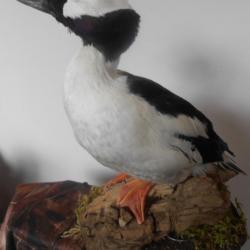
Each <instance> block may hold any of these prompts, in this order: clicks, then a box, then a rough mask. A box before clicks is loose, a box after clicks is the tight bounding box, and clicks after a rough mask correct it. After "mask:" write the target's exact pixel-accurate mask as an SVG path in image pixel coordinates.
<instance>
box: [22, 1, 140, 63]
mask: <svg viewBox="0 0 250 250" xmlns="http://www.w3.org/2000/svg"><path fill="white" fill-rule="evenodd" d="M18 1H19V2H21V3H23V4H25V5H28V6H30V7H33V8H35V9H37V10H40V11H42V12H45V13H47V14H50V15H51V16H53V17H54V18H55V19H56V20H57V21H58V22H60V23H62V24H63V25H64V26H66V27H68V28H69V29H70V30H71V31H72V32H74V33H75V34H76V35H77V36H79V37H80V38H81V39H82V41H83V43H84V45H93V46H94V47H96V48H97V49H98V50H99V51H101V52H102V53H103V54H104V56H105V58H106V59H107V60H109V61H113V60H116V59H117V58H119V56H120V55H121V54H122V53H123V52H125V51H126V50H127V49H128V48H129V47H130V45H131V44H132V43H133V42H134V40H135V38H136V36H137V32H138V28H139V23H140V16H139V15H138V14H137V13H136V12H135V11H134V10H133V9H132V8H131V6H130V5H129V3H128V0H18Z"/></svg>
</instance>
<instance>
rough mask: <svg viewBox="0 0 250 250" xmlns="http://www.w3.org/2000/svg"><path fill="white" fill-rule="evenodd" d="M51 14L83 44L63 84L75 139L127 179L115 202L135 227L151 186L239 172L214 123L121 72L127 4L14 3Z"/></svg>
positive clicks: (99, 0)
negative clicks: (219, 170) (131, 217)
mask: <svg viewBox="0 0 250 250" xmlns="http://www.w3.org/2000/svg"><path fill="white" fill-rule="evenodd" d="M19 1H20V2H22V3H24V4H26V5H29V6H31V7H33V8H36V9H38V10H40V11H43V12H46V13H48V14H50V15H52V16H53V17H54V18H55V19H56V20H57V21H58V22H60V23H61V24H63V25H64V26H66V27H67V28H68V29H70V30H71V31H72V32H73V33H74V34H75V35H77V36H79V37H80V38H81V40H82V46H81V48H80V50H79V52H78V53H77V54H76V55H75V56H74V58H73V59H72V61H71V62H70V64H69V66H68V69H67V72H66V78H65V83H64V105H65V110H66V112H67V115H68V117H69V120H70V123H71V125H72V128H73V131H74V134H75V137H76V139H77V141H78V142H79V144H80V145H81V146H82V147H83V148H85V149H86V150H87V151H88V152H89V153H90V154H91V155H92V156H93V157H94V158H95V159H96V160H97V161H98V162H100V163H101V164H102V165H104V166H106V167H109V168H111V169H114V170H117V171H119V172H121V174H120V175H118V176H117V177H116V178H114V179H112V180H111V181H110V182H108V183H107V184H106V188H110V187H111V186H112V185H114V184H116V183H119V182H123V181H126V180H127V179H128V177H129V176H132V177H133V178H132V180H131V178H130V181H128V182H127V183H126V184H125V185H124V186H123V188H122V190H121V192H120V194H119V196H118V197H117V204H118V206H120V207H128V208H129V209H130V210H131V211H132V213H133V214H134V216H135V217H136V219H137V222H138V223H139V224H141V223H143V221H144V219H145V218H144V217H145V216H144V208H145V200H146V197H147V194H148V192H149V191H150V189H151V188H152V186H153V185H154V183H168V184H171V185H176V184H178V183H180V182H182V181H184V180H185V179H186V178H188V177H189V176H191V175H205V174H206V171H207V170H208V169H209V168H210V167H219V168H222V169H229V170H231V171H234V172H235V173H244V172H243V171H242V170H241V169H240V168H239V167H237V165H236V163H235V161H234V154H233V152H232V151H231V150H230V149H229V147H228V145H227V144H226V143H225V142H224V140H222V139H221V138H220V137H219V135H218V134H217V133H216V132H215V131H214V128H213V125H212V123H211V121H210V120H209V119H208V118H207V117H206V116H205V115H204V114H203V113H202V112H201V111H199V110H198V109H197V108H195V107H194V106H193V105H192V104H190V103H189V102H187V101H186V100H184V99H183V98H181V97H179V96H177V95H175V94H174V93H172V92H170V91H169V90H167V89H165V88H164V87H163V86H161V85H159V84H157V83H155V82H154V81H152V80H149V79H146V78H143V77H140V76H135V75H133V74H130V73H128V72H124V71H121V70H118V68H117V67H118V64H119V60H120V57H121V55H122V54H123V53H124V52H125V51H126V50H127V49H128V48H129V47H130V46H131V45H132V44H133V42H134V40H135V38H136V36H137V33H138V30H139V23H140V16H139V14H138V13H136V11H135V10H133V9H132V7H131V6H130V4H129V2H128V0H19Z"/></svg>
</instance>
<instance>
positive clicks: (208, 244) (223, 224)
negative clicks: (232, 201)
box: [180, 200, 247, 250]
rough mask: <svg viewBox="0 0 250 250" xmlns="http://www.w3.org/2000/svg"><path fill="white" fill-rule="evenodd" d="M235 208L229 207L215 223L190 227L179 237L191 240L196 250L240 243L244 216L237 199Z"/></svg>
mask: <svg viewBox="0 0 250 250" xmlns="http://www.w3.org/2000/svg"><path fill="white" fill-rule="evenodd" d="M236 209H237V211H234V210H233V209H230V210H229V211H228V212H227V214H226V216H225V217H224V218H223V219H222V220H220V221H219V222H218V223H217V224H215V225H213V226H211V225H202V226H199V227H194V228H190V229H188V230H186V231H184V232H183V233H181V235H180V237H181V238H182V239H187V240H191V241H192V242H193V243H194V245H195V249H196V250H207V249H209V250H218V249H230V248H232V247H234V246H237V245H240V243H241V240H242V238H244V237H246V236H247V232H246V218H245V215H244V213H243V211H242V209H241V206H240V204H239V203H238V201H237V200H236Z"/></svg>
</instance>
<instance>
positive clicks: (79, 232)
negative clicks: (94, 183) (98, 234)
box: [62, 187, 103, 240]
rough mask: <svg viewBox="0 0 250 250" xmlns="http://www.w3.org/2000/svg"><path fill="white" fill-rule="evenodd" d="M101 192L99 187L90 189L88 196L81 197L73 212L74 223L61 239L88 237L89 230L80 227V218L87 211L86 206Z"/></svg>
mask: <svg viewBox="0 0 250 250" xmlns="http://www.w3.org/2000/svg"><path fill="white" fill-rule="evenodd" d="M102 192H103V189H102V188H101V187H92V188H91V190H90V192H89V193H88V194H85V195H83V196H82V197H81V198H80V199H79V202H78V205H77V208H76V210H75V216H76V223H75V225H74V226H73V227H72V228H70V229H69V230H68V231H66V232H64V233H63V235H62V238H69V237H70V238H74V239H78V240H79V239H82V236H83V235H89V234H90V232H89V229H88V228H83V227H82V226H81V218H82V216H83V215H84V213H85V212H86V210H87V207H88V205H89V204H90V203H91V202H92V201H93V200H94V199H95V198H97V197H98V196H100V195H101V194H102Z"/></svg>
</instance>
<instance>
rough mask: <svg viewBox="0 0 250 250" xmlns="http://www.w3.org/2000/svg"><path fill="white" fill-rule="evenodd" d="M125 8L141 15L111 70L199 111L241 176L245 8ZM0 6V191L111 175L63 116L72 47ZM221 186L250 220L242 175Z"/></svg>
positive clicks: (249, 136)
mask: <svg viewBox="0 0 250 250" xmlns="http://www.w3.org/2000/svg"><path fill="white" fill-rule="evenodd" d="M131 2H132V4H133V6H134V7H135V9H136V10H137V11H138V12H139V13H140V14H141V16H142V24H141V31H140V34H139V37H138V39H137V41H136V43H135V44H134V46H133V47H132V48H131V49H130V50H129V52H127V53H126V54H125V55H124V56H123V59H122V61H121V65H120V68H122V69H125V70H128V71H130V72H132V73H135V74H139V75H142V76H146V77H149V78H152V79H154V80H156V81H157V82H160V83H162V84H164V86H166V87H168V88H169V89H171V90H172V91H174V92H176V93H178V94H180V95H181V96H183V97H185V98H187V99H188V100H190V101H191V102H192V103H193V104H195V105H196V106H198V107H199V108H200V109H201V110H203V111H204V112H205V113H206V114H207V115H208V117H210V118H211V119H212V120H213V121H214V124H215V126H216V128H217V131H218V132H219V134H220V135H221V136H222V137H223V138H225V140H226V141H227V142H228V143H229V145H230V146H231V148H232V149H233V150H234V151H235V153H236V154H237V156H238V162H239V165H240V166H241V167H242V168H243V169H244V170H245V171H246V172H248V173H250V170H249V166H248V164H249V161H248V160H249V145H250V94H249V93H250V87H249V86H250V47H249V45H250V27H249V24H250V15H249V13H250V2H249V1H244V0H237V1H236V0H221V1H217V0H209V1H200V0H189V1H174V0H164V1H162V0H161V1H160V0H154V1H149V0H143V1H141V0H133V1H131ZM0 8H1V15H0V152H1V155H2V157H3V158H4V159H5V161H6V162H7V164H5V166H2V169H1V168H0V187H5V189H6V187H7V189H8V187H9V188H10V186H8V185H9V183H12V184H11V185H13V183H17V182H23V181H26V182H27V181H29V182H34V181H58V180H65V179H72V180H76V181H81V182H83V181H88V182H90V183H100V182H102V181H103V180H105V179H107V178H108V176H110V175H111V173H112V172H111V171H110V170H108V169H105V168H103V167H102V166H100V165H99V164H98V163H97V162H96V161H95V160H94V159H92V158H91V157H90V156H89V155H88V154H87V153H86V152H85V151H84V150H83V149H82V148H80V146H78V144H77V142H76V141H75V139H74V137H73V135H72V131H71V128H70V125H69V123H68V121H67V118H66V116H65V114H64V110H63V105H62V84H63V76H64V72H65V68H66V66H67V64H68V62H69V60H70V59H71V57H72V55H73V53H75V50H77V48H78V47H79V46H80V42H79V40H78V39H77V38H76V37H74V36H73V35H69V33H68V32H67V31H66V30H65V28H64V27H63V26H62V25H59V24H58V23H56V22H55V20H53V19H52V18H51V17H49V16H48V15H45V14H43V13H40V12H38V11H36V10H33V9H31V8H27V7H26V6H24V5H21V4H19V3H18V2H16V1H2V2H1V7H0ZM230 186H231V190H232V192H233V194H234V195H236V196H237V197H238V199H239V200H240V201H241V202H242V203H243V204H244V208H245V210H246V212H247V215H248V217H250V196H249V192H250V185H249V178H248V177H244V176H239V177H237V178H235V179H234V180H233V181H231V183H230ZM0 194H1V192H0ZM0 199H1V197H0ZM249 248H250V244H249V245H248V246H246V248H245V249H249Z"/></svg>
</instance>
